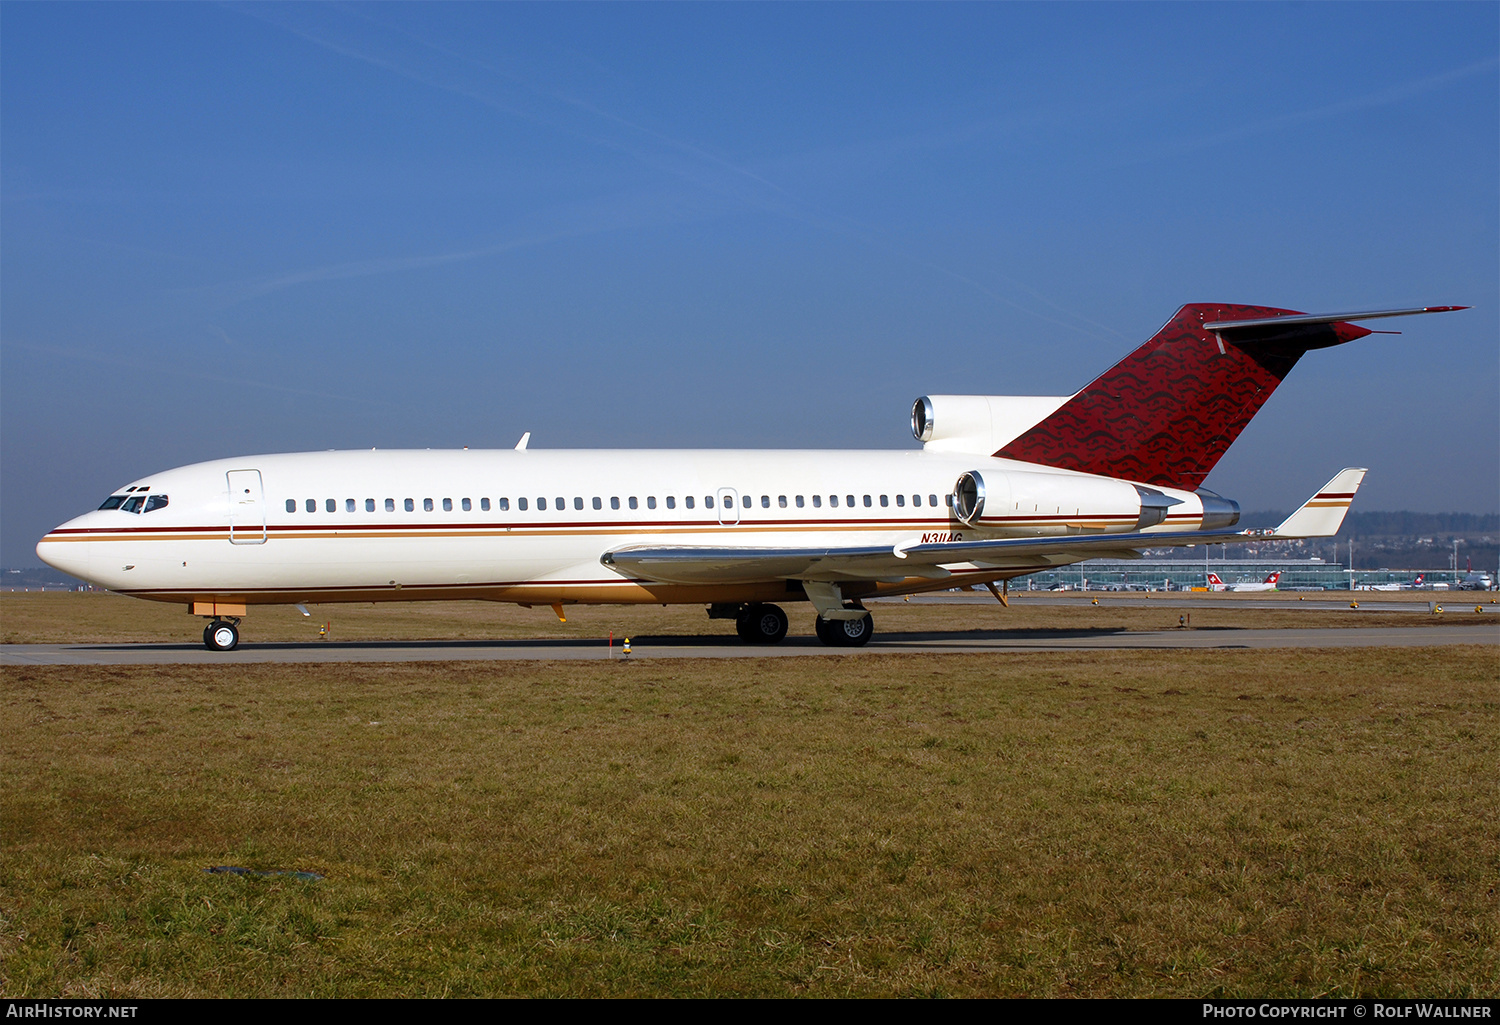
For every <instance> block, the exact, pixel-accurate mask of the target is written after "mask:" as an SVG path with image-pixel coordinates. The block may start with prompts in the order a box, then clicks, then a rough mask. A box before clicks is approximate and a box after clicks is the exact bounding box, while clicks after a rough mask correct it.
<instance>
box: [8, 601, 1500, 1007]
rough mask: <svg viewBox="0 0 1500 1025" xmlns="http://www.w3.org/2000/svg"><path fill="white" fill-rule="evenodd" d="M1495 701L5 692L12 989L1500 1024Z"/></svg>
mask: <svg viewBox="0 0 1500 1025" xmlns="http://www.w3.org/2000/svg"><path fill="white" fill-rule="evenodd" d="M700 615H701V613H700ZM716 625H717V624H716ZM1496 678H1497V664H1496V656H1495V653H1494V650H1493V648H1488V647H1485V648H1480V647H1475V648H1447V649H1441V650H1437V649H1415V650H1402V651H1399V652H1397V651H1380V650H1360V651H1338V652H1325V651H1257V652H1240V651H1230V652H1223V651H1218V652H1110V653H1100V654H1080V653H1058V654H1042V653H1036V654H1006V655H1003V656H990V655H957V656H921V655H909V656H890V657H883V658H880V659H877V660H873V661H872V660H871V659H869V658H850V657H847V656H844V657H841V656H837V655H831V656H828V657H822V658H808V659H797V660H785V659H760V660H743V661H735V662H733V663H726V662H719V661H690V660H671V661H660V662H644V663H637V664H633V665H631V664H625V665H621V664H618V663H616V664H608V663H580V662H567V663H541V662H536V663H505V664H495V663H488V664H472V663H468V664H432V665H394V666H371V665H320V666H217V667H209V668H193V667H179V666H164V667H142V668H107V667H99V668H52V667H46V668H43V667H7V668H5V669H4V670H3V671H0V681H3V687H0V777H3V779H4V780H5V786H4V790H3V797H0V836H3V837H4V845H3V848H0V992H3V994H4V995H5V996H7V997H20V996H44V995H69V996H124V995H134V996H178V995H190V996H210V995H212V996H219V995H250V996H256V995H315V996H349V995H440V994H448V995H500V994H535V995H605V994H610V995H664V994H672V995H796V994H808V995H824V996H833V995H886V994H952V995H1004V994H1022V993H1026V994H1038V995H1065V994H1080V995H1100V996H1102V995H1176V996H1188V995H1203V994H1229V995H1237V994H1257V995H1294V994H1296V995H1314V994H1331V995H1345V996H1352V995H1373V994H1384V995H1395V994H1408V995H1416V994H1426V995H1436V994H1450V995H1488V996H1495V995H1496V994H1497V992H1500V983H1497V979H1500V955H1497V953H1496V951H1497V949H1500V935H1497V932H1500V927H1497V921H1500V920H1497V916H1496V912H1495V908H1496V905H1495V893H1496V888H1497V884H1500V837H1497V833H1496V830H1495V823H1496V822H1497V821H1500V787H1497V768H1496V766H1497V765H1500V714H1497V713H1500V696H1497V684H1496ZM216 864H241V865H248V866H250V867H254V868H265V869H273V868H298V869H312V870H315V871H317V872H319V873H322V874H324V875H325V876H326V877H327V878H326V879H325V880H323V881H322V882H316V883H306V882H296V881H293V880H290V879H287V878H285V877H264V878H248V879H247V878H226V877H222V876H210V875H205V874H204V872H203V869H204V868H205V867H207V866H209V865H216Z"/></svg>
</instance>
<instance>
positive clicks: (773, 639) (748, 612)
mask: <svg viewBox="0 0 1500 1025" xmlns="http://www.w3.org/2000/svg"><path fill="white" fill-rule="evenodd" d="M786 628H787V618H786V613H785V612H783V611H781V608H780V607H779V606H776V605H762V604H760V603H759V602H756V603H754V604H751V605H746V606H745V607H744V608H742V609H740V613H739V615H738V616H736V617H735V618H734V629H735V632H736V633H738V634H739V635H740V640H742V641H744V642H745V643H746V644H776V643H778V642H779V641H780V640H781V639H782V638H783V637H785V636H786Z"/></svg>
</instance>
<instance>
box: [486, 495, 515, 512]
mask: <svg viewBox="0 0 1500 1025" xmlns="http://www.w3.org/2000/svg"><path fill="white" fill-rule="evenodd" d="M500 501H501V502H505V499H503V498H502V499H500ZM501 508H502V509H509V508H510V503H509V502H505V504H504V505H502V506H501ZM479 511H480V512H489V511H490V500H489V499H488V498H481V499H480V500H479Z"/></svg>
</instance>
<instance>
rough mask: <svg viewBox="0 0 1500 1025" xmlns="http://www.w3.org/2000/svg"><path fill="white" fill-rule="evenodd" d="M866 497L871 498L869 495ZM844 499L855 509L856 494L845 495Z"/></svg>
mask: <svg viewBox="0 0 1500 1025" xmlns="http://www.w3.org/2000/svg"><path fill="white" fill-rule="evenodd" d="M865 497H866V498H867V499H868V498H869V496H868V495H867V496H865ZM844 499H845V501H844V504H845V505H847V506H848V507H849V508H851V509H853V508H854V496H853V495H845V496H844ZM867 504H868V503H867Z"/></svg>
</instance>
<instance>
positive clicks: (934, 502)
mask: <svg viewBox="0 0 1500 1025" xmlns="http://www.w3.org/2000/svg"><path fill="white" fill-rule="evenodd" d="M949 497H952V496H951V495H950V496H949ZM927 504H928V505H930V506H934V507H935V506H936V505H937V495H928V496H927Z"/></svg>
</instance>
